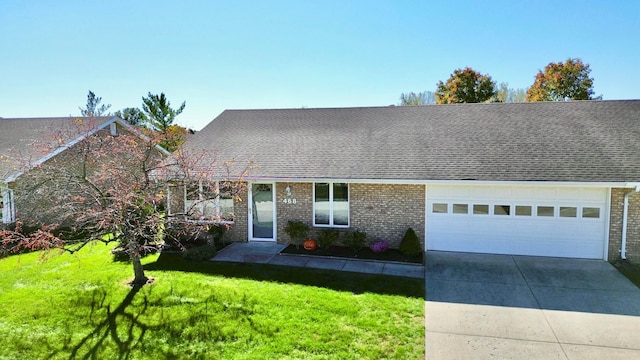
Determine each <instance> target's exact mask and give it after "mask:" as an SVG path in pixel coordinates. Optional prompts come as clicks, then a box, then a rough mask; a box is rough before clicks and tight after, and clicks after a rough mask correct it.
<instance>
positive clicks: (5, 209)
mask: <svg viewBox="0 0 640 360" xmlns="http://www.w3.org/2000/svg"><path fill="white" fill-rule="evenodd" d="M0 192H1V195H2V198H1V199H0V200H1V201H2V218H0V220H1V223H2V224H13V223H14V222H15V221H16V208H15V203H14V201H13V190H11V189H8V188H0Z"/></svg>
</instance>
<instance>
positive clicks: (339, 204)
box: [313, 183, 349, 227]
mask: <svg viewBox="0 0 640 360" xmlns="http://www.w3.org/2000/svg"><path fill="white" fill-rule="evenodd" d="M313 224H314V225H318V226H336V227H348V226H349V184H347V183H316V184H315V186H314V188H313Z"/></svg>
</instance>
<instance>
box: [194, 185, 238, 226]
mask: <svg viewBox="0 0 640 360" xmlns="http://www.w3.org/2000/svg"><path fill="white" fill-rule="evenodd" d="M215 184H216V197H215V198H214V199H208V200H207V199H205V198H204V195H203V193H204V191H203V185H202V180H199V181H198V199H195V200H191V199H187V187H188V186H189V184H188V183H184V185H183V200H184V209H183V210H184V214H185V218H186V221H187V222H194V223H216V224H233V223H234V221H233V220H224V219H223V218H222V210H221V209H220V182H219V181H216V182H215ZM188 201H197V203H196V204H194V205H195V208H196V209H197V211H198V212H200V214H202V216H201V218H199V219H193V218H190V217H189V215H188V214H189V210H191V209H193V208H194V206H193V205H191V206H189V205H187V202H188ZM210 201H211V202H213V205H214V209H215V215H214V218H213V219H208V218H206V216H204V209H205V206H206V204H207V203H208V202H210ZM234 204H235V200H234Z"/></svg>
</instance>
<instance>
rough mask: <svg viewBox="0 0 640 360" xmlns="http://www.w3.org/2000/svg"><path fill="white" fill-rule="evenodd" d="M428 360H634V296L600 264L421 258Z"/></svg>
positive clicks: (638, 329) (638, 292) (638, 307)
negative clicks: (424, 280) (423, 266)
mask: <svg viewBox="0 0 640 360" xmlns="http://www.w3.org/2000/svg"><path fill="white" fill-rule="evenodd" d="M426 291H427V293H426V300H427V301H426V303H425V316H426V321H425V325H426V338H425V344H426V355H427V356H426V357H427V359H640V340H639V336H640V289H638V288H637V287H636V286H635V285H634V284H632V283H631V282H630V281H629V280H627V279H626V278H625V277H624V276H623V275H622V274H620V273H619V272H618V271H617V270H616V269H615V268H614V267H613V266H611V265H610V264H609V263H607V262H605V261H599V260H578V259H560V258H541V257H529V256H506V255H488V254H464V253H448V252H427V269H426Z"/></svg>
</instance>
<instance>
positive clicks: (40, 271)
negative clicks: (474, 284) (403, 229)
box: [0, 243, 424, 359]
mask: <svg viewBox="0 0 640 360" xmlns="http://www.w3.org/2000/svg"><path fill="white" fill-rule="evenodd" d="M40 259H41V254H40V253H31V254H23V255H17V256H11V257H8V258H4V259H0V274H2V276H0V359H5V358H7V359H13V358H16V359H46V358H52V359H58V358H61V359H69V358H95V359H113V358H129V359H382V358H391V359H423V358H424V298H423V296H424V281H423V280H421V279H405V278H397V277H390V276H381V275H366V274H355V273H343V272H333V271H323V270H313V269H301V268H288V267H277V266H271V265H258V264H229V263H187V262H185V261H184V260H183V259H182V258H180V257H178V256H173V257H172V256H167V255H162V256H158V255H153V256H149V257H147V258H145V259H144V260H143V262H144V264H145V269H146V272H147V276H151V277H153V278H154V283H153V284H151V285H146V286H144V287H142V288H140V289H131V288H130V287H128V286H127V285H126V282H127V281H128V280H130V279H131V278H132V274H133V272H132V268H131V265H130V264H128V263H118V262H113V261H112V257H111V255H110V253H109V248H107V247H106V246H105V245H103V244H101V243H96V244H93V245H91V246H88V247H86V248H85V249H83V250H82V251H81V252H79V253H78V254H76V255H70V254H62V255H54V256H51V257H50V258H49V259H48V260H46V261H41V260H40Z"/></svg>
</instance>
